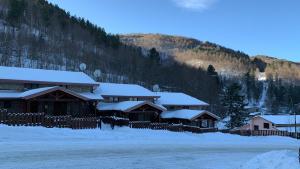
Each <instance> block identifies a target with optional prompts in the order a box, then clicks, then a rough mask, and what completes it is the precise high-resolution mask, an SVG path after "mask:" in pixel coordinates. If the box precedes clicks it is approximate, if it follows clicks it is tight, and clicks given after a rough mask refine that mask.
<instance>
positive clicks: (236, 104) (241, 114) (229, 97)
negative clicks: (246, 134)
mask: <svg viewBox="0 0 300 169" xmlns="http://www.w3.org/2000/svg"><path fill="white" fill-rule="evenodd" d="M241 89H242V87H241V86H240V85H239V84H238V83H233V84H232V85H230V86H229V87H227V88H225V91H224V95H223V98H222V105H223V106H224V108H225V114H226V116H227V117H230V120H229V121H228V123H227V124H226V126H227V127H228V128H231V129H233V128H235V127H240V126H242V125H243V124H244V122H245V119H246V117H247V114H246V112H245V110H244V106H245V103H244V96H243V95H241V94H240V93H241Z"/></svg>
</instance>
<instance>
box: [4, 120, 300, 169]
mask: <svg viewBox="0 0 300 169" xmlns="http://www.w3.org/2000/svg"><path fill="white" fill-rule="evenodd" d="M0 133H1V136H0V168H1V169H2V168H3V169H29V168H30V169H31V168H33V169H40V168H43V169H52V168H56V169H61V168H62V169H65V168H67V169H71V168H72V169H73V168H75V169H77V168H83V169H114V168H118V169H168V168H172V169H299V168H300V165H299V163H298V161H297V151H298V150H297V149H298V147H299V145H300V142H299V141H296V140H295V139H291V138H286V137H275V136H274V137H273V136H272V137H242V136H237V135H229V134H222V133H210V134H191V133H174V132H168V131H153V130H137V129H129V128H117V129H115V130H110V129H104V130H77V131H74V130H70V129H46V128H41V127H8V126H4V125H0ZM264 153H266V154H264Z"/></svg>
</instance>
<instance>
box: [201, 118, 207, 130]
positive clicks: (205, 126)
mask: <svg viewBox="0 0 300 169" xmlns="http://www.w3.org/2000/svg"><path fill="white" fill-rule="evenodd" d="M201 126H202V127H203V128H207V127H208V121H207V120H202V121H201Z"/></svg>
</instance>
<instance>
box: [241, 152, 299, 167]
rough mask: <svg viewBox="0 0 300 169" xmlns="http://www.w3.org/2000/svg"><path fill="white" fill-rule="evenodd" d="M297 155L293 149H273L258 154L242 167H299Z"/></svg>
mask: <svg viewBox="0 0 300 169" xmlns="http://www.w3.org/2000/svg"><path fill="white" fill-rule="evenodd" d="M297 157H298V154H297V153H296V152H292V151H287V150H284V151H271V152H268V153H264V154H261V155H258V156H256V157H255V158H253V159H252V160H250V161H249V162H247V163H246V164H245V165H243V166H242V167H241V168H240V169H299V168H300V164H299V161H298V159H297Z"/></svg>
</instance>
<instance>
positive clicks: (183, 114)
mask: <svg viewBox="0 0 300 169" xmlns="http://www.w3.org/2000/svg"><path fill="white" fill-rule="evenodd" d="M204 114H207V115H209V116H212V117H213V118H215V119H219V117H218V116H216V115H214V114H212V113H210V112H208V111H206V110H190V109H181V110H174V111H165V112H163V113H162V114H161V115H160V117H161V118H163V119H172V118H176V119H186V120H193V119H195V118H197V117H200V116H202V115H204Z"/></svg>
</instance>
